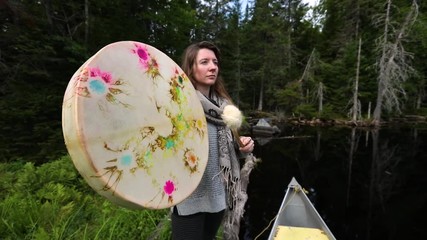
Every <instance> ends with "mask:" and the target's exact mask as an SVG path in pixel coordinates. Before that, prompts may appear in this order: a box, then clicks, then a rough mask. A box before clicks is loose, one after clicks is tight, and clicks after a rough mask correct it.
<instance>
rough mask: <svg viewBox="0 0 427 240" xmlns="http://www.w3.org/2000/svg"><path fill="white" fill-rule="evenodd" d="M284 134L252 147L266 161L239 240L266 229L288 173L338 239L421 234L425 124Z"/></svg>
mask: <svg viewBox="0 0 427 240" xmlns="http://www.w3.org/2000/svg"><path fill="white" fill-rule="evenodd" d="M282 132H285V133H286V136H281V137H279V138H275V139H270V140H269V141H267V142H264V143H263V145H261V144H258V145H257V148H256V149H255V154H256V156H258V157H261V158H262V161H263V162H262V163H261V164H260V165H259V166H258V167H257V168H256V169H255V170H254V171H253V172H252V175H251V179H250V184H249V188H248V195H249V200H248V202H247V208H246V214H245V219H244V221H243V222H242V223H241V224H242V231H241V239H254V238H255V237H256V236H257V235H259V234H260V233H261V232H262V231H263V230H264V229H265V228H267V226H268V225H269V222H270V221H272V220H273V218H274V217H275V214H276V213H277V211H278V209H279V207H280V203H281V201H282V199H283V197H284V194H285V189H286V187H287V184H288V183H289V181H290V179H291V178H292V176H295V177H296V178H297V180H298V181H299V182H300V184H301V185H302V186H304V187H305V188H306V189H307V190H309V191H310V194H309V197H310V198H311V200H312V201H313V203H314V205H315V206H316V208H317V210H318V211H319V213H320V214H321V215H322V217H323V218H324V220H325V222H326V223H327V224H328V226H329V228H330V229H331V231H332V232H333V233H334V235H335V236H336V237H337V239H417V238H421V237H422V238H423V239H424V237H425V233H424V231H423V228H424V225H425V224H426V223H427V221H426V220H425V218H424V215H425V213H427V209H426V207H427V206H426V200H427V191H426V190H427V189H426V187H425V186H426V184H427V176H426V173H427V144H426V142H427V129H422V128H400V129H399V128H387V129H381V130H372V129H350V128H293V129H285V131H282ZM290 136H293V137H290ZM270 230H271V226H270V228H268V229H267V230H266V231H265V232H264V233H263V234H261V235H260V237H259V238H258V239H266V238H267V237H268V233H269V231H270Z"/></svg>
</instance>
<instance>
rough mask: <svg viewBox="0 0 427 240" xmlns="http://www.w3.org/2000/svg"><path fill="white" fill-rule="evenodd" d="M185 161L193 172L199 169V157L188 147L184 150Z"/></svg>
mask: <svg viewBox="0 0 427 240" xmlns="http://www.w3.org/2000/svg"><path fill="white" fill-rule="evenodd" d="M184 162H185V166H186V167H187V168H188V169H189V170H190V172H191V173H194V172H196V171H197V165H198V163H199V158H198V157H197V156H196V154H194V152H193V151H192V150H190V149H188V148H187V149H186V150H185V152H184Z"/></svg>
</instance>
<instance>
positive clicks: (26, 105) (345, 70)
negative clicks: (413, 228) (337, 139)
mask: <svg viewBox="0 0 427 240" xmlns="http://www.w3.org/2000/svg"><path fill="white" fill-rule="evenodd" d="M247 2H248V4H244V5H243V2H241V1H239V0H212V1H198V0H174V1H171V0H126V1H125V0H85V1H74V0H70V1H60V0H36V1H34V0H20V1H18V0H2V1H0V19H1V31H0V71H1V80H0V81H1V85H0V96H1V100H0V114H1V118H0V126H1V130H0V134H1V138H0V157H1V161H2V162H5V163H7V162H13V161H21V162H33V163H35V164H42V163H46V162H49V161H51V160H55V159H57V158H59V157H62V156H64V155H66V148H65V145H64V141H63V136H62V129H61V111H62V109H61V108H62V101H63V96H64V92H65V89H66V86H67V84H68V82H69V80H70V78H71V76H72V75H73V73H74V72H75V71H76V70H77V69H78V68H79V67H80V66H81V65H82V64H83V63H84V62H85V61H86V60H87V59H88V58H89V57H90V56H92V55H93V54H95V53H96V52H97V51H98V50H100V49H101V48H102V47H104V46H105V45H108V44H110V43H113V42H116V41H123V40H133V41H139V42H143V43H146V44H149V45H151V46H153V47H155V48H157V49H159V50H161V51H163V52H164V53H166V54H167V55H168V56H169V57H171V58H172V59H173V60H174V61H176V62H177V63H178V64H179V63H180V58H181V54H182V52H183V50H184V49H185V47H186V46H188V45H189V44H190V43H192V42H195V41H200V40H209V41H213V42H214V43H216V44H217V45H218V46H219V47H220V49H221V52H222V56H221V66H220V67H221V73H222V76H223V78H224V80H225V82H226V85H227V89H228V90H229V92H230V94H231V95H232V97H233V100H234V101H235V103H236V104H237V105H238V106H239V108H241V109H242V110H243V112H244V114H245V115H250V114H252V113H254V112H268V113H272V114H275V115H280V116H283V117H285V118H286V117H298V118H306V119H312V118H322V119H346V120H350V121H361V120H365V121H366V120H367V121H370V122H372V123H374V124H377V125H379V124H380V123H381V122H382V121H386V120H387V119H389V118H393V117H399V116H405V115H411V116H426V115H427V98H426V89H427V88H426V87H427V84H426V75H427V65H426V64H425V63H423V62H424V61H425V60H426V59H427V15H426V13H425V10H426V8H427V3H426V2H425V1H416V0H320V1H319V3H318V5H317V6H314V7H310V6H308V5H307V4H306V3H303V2H302V1H301V0H252V1H251V0H250V1H247Z"/></svg>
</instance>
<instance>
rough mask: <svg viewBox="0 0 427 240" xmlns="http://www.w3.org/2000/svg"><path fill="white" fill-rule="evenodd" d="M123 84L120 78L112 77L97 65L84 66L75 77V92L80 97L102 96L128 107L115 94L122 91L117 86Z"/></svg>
mask: <svg viewBox="0 0 427 240" xmlns="http://www.w3.org/2000/svg"><path fill="white" fill-rule="evenodd" d="M121 85H123V81H122V80H121V79H114V78H113V76H112V74H111V73H110V72H108V71H102V70H101V69H100V68H99V67H86V68H84V69H82V71H81V73H80V74H79V75H78V76H77V77H76V93H77V94H78V95H80V96H82V97H88V98H91V97H93V96H104V97H105V99H106V100H107V101H108V102H110V103H113V104H121V105H123V106H124V107H130V106H129V105H128V104H125V103H123V102H121V101H119V100H118V99H117V97H116V96H117V95H119V94H123V93H124V91H123V90H121V89H120V88H119V87H120V86H121Z"/></svg>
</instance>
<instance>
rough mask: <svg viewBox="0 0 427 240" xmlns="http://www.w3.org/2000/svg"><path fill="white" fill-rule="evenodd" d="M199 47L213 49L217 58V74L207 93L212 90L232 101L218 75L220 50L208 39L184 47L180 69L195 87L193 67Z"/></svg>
mask: <svg viewBox="0 0 427 240" xmlns="http://www.w3.org/2000/svg"><path fill="white" fill-rule="evenodd" d="M200 49H209V50H211V51H213V52H214V54H215V57H216V58H217V60H218V76H217V79H216V81H215V83H214V85H212V86H211V88H210V93H209V94H212V91H214V92H215V93H216V94H217V95H219V96H220V97H223V98H226V99H227V100H228V101H230V103H231V102H232V100H231V97H230V95H229V94H228V92H227V90H226V89H225V85H224V80H223V79H222V77H221V75H220V70H221V67H220V65H221V52H220V51H219V48H218V47H217V46H216V45H215V44H213V43H212V42H208V41H202V42H197V43H193V44H191V45H190V46H188V47H187V48H186V49H185V51H184V55H183V57H182V64H181V68H182V70H183V71H184V72H185V74H187V76H188V78H189V79H190V81H191V83H192V84H193V86H194V88H196V80H195V79H194V76H193V69H194V66H195V62H196V58H197V54H198V53H199V50H200Z"/></svg>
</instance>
